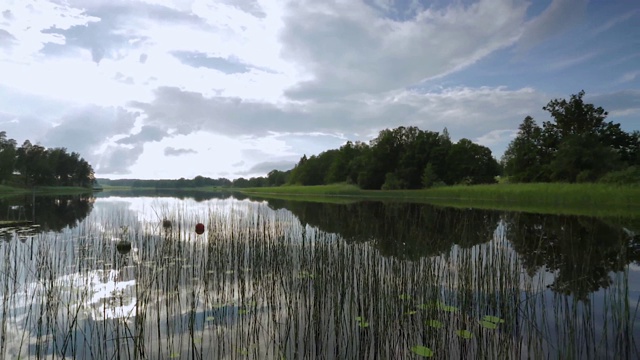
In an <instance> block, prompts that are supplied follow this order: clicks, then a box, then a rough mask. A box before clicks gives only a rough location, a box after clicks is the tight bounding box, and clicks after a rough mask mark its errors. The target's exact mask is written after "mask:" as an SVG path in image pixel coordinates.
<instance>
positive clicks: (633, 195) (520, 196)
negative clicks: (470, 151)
mask: <svg viewBox="0 0 640 360" xmlns="http://www.w3.org/2000/svg"><path fill="white" fill-rule="evenodd" d="M239 191H241V192H243V193H245V194H251V195H255V196H261V197H269V198H287V199H292V198H295V197H298V198H299V199H305V198H307V197H310V198H314V200H315V201H317V198H318V197H329V198H331V197H352V198H361V199H371V200H394V201H418V202H428V203H432V204H437V205H443V206H455V207H477V208H485V209H497V210H514V211H528V212H539V213H558V214H576V215H616V216H617V215H620V216H629V215H632V216H633V215H634V214H638V213H640V187H637V186H615V185H606V184H558V183H556V184H496V185H475V186H450V187H438V188H433V189H423V190H386V191H385V190H361V189H359V188H358V187H356V186H353V185H327V186H283V187H277V188H248V189H240V190H239Z"/></svg>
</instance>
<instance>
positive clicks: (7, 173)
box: [0, 131, 95, 187]
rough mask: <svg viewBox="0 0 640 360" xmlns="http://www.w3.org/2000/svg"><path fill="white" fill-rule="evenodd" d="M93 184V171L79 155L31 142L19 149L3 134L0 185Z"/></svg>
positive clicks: (83, 185) (1, 132)
mask: <svg viewBox="0 0 640 360" xmlns="http://www.w3.org/2000/svg"><path fill="white" fill-rule="evenodd" d="M94 181H95V176H94V172H93V168H92V167H91V165H89V163H88V162H87V161H85V160H84V159H83V158H82V157H80V154H78V153H76V152H72V153H68V152H67V149H65V148H45V147H43V146H40V145H33V144H31V142H30V141H29V140H26V141H25V142H24V143H23V144H22V146H20V147H18V146H17V143H16V141H15V140H14V139H9V138H7V133H6V132H5V131H0V184H6V183H13V184H20V185H25V186H34V185H37V186H82V187H89V186H92V185H93V184H94Z"/></svg>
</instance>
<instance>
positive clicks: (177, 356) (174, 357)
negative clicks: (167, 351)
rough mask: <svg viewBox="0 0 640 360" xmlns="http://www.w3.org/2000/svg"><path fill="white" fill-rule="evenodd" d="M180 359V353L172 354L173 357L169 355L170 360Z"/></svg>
mask: <svg viewBox="0 0 640 360" xmlns="http://www.w3.org/2000/svg"><path fill="white" fill-rule="evenodd" d="M179 357H180V354H179V353H171V355H169V358H170V359H177V358H179Z"/></svg>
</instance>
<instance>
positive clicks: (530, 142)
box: [502, 116, 547, 182]
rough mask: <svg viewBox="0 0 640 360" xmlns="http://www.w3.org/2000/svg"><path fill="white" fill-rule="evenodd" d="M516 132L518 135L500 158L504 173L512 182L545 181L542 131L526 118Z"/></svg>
mask: <svg viewBox="0 0 640 360" xmlns="http://www.w3.org/2000/svg"><path fill="white" fill-rule="evenodd" d="M518 130H519V131H518V135H517V136H516V138H515V139H513V141H511V143H510V144H509V146H508V148H507V150H506V151H505V153H504V155H503V157H502V163H503V164H504V167H505V173H506V174H507V175H508V176H509V179H510V181H513V182H533V181H544V180H546V179H547V176H546V175H545V165H544V164H543V161H544V158H543V154H542V151H543V148H542V129H541V128H540V127H539V126H538V125H537V124H536V122H535V120H533V118H532V117H531V116H527V117H526V118H525V119H524V120H523V121H522V124H520V126H519V127H518Z"/></svg>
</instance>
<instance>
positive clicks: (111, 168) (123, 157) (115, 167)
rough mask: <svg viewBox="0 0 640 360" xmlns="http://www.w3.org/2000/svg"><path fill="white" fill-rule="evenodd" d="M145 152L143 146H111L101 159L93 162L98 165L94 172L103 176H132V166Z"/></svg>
mask: <svg viewBox="0 0 640 360" xmlns="http://www.w3.org/2000/svg"><path fill="white" fill-rule="evenodd" d="M143 150H144V149H143V147H142V146H141V145H138V146H133V147H126V146H109V147H107V149H106V150H105V151H104V152H103V153H102V154H101V156H100V158H99V159H98V160H97V161H95V162H93V163H95V164H97V166H96V167H95V169H94V171H95V172H96V173H101V174H114V175H126V174H130V173H131V169H130V168H131V165H133V164H135V163H136V161H137V160H138V158H139V157H140V155H142V152H143Z"/></svg>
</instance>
